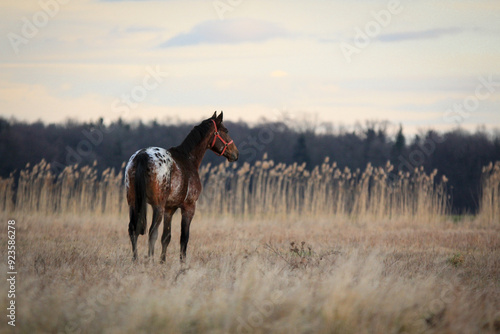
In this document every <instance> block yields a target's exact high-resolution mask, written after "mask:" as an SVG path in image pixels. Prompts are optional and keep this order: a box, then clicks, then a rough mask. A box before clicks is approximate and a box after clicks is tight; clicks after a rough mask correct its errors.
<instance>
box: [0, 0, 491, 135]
mask: <svg viewBox="0 0 500 334" xmlns="http://www.w3.org/2000/svg"><path fill="white" fill-rule="evenodd" d="M0 22H1V23H0V27H1V35H2V38H1V39H0V51H1V52H0V117H4V118H11V117H15V118H16V119H18V120H23V121H29V122H32V121H37V120H41V121H43V122H46V123H51V122H64V121H67V120H68V119H74V120H79V121H92V120H96V119H98V118H99V117H102V118H103V119H104V120H105V122H110V121H113V120H116V119H117V118H119V117H121V118H122V119H125V120H136V119H141V120H143V121H150V120H153V119H156V120H157V121H159V122H176V121H184V122H197V121H200V120H202V119H205V118H208V117H209V116H211V115H212V114H213V112H214V111H215V110H218V111H220V110H223V111H224V117H225V119H226V120H231V121H240V120H241V121H246V122H249V123H255V122H257V121H259V120H261V119H262V118H266V119H268V120H271V121H276V120H280V118H282V117H284V115H285V114H286V115H288V117H292V118H294V119H295V120H297V121H298V122H301V121H304V122H305V121H307V120H314V122H316V123H318V124H319V123H321V122H332V123H333V124H334V125H337V126H338V125H345V126H350V125H353V124H354V123H355V122H361V123H363V122H366V121H374V120H375V121H376V120H379V121H389V122H391V124H395V125H398V124H402V125H403V127H404V129H405V132H409V133H412V132H417V131H419V130H421V129H429V128H432V129H436V130H439V131H444V130H447V129H451V128H455V127H457V126H460V127H462V128H464V129H467V130H471V131H474V130H475V129H477V128H478V127H485V128H486V129H495V128H500V1H498V0H473V1H465V0H453V1H451V0H450V1H448V0H443V1H441V0H432V1H427V0H419V1H416V0H401V1H398V0H390V1H378V0H356V1H354V0H353V1H347V0H329V1H327V0H312V1H311V0H310V1H299V0H288V1H274V0H268V1H261V0H251V1H250V0H215V1H214V0H202V1H199V0H182V1H180V0H179V1H175V0H156V1H141V0H135V1H131V0H129V1H121V0H106V1H103V0H39V1H38V0H23V1H18V0H2V1H1V2H0Z"/></svg>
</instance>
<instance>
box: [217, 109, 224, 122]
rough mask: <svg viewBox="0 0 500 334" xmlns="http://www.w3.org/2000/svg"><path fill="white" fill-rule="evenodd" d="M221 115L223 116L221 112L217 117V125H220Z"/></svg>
mask: <svg viewBox="0 0 500 334" xmlns="http://www.w3.org/2000/svg"><path fill="white" fill-rule="evenodd" d="M222 115H223V112H222V111H221V112H220V114H219V116H217V123H219V124H220V123H222Z"/></svg>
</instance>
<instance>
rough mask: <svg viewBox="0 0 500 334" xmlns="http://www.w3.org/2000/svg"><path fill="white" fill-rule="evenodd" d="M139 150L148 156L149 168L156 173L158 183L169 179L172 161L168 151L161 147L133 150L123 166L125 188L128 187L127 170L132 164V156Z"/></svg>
mask: <svg viewBox="0 0 500 334" xmlns="http://www.w3.org/2000/svg"><path fill="white" fill-rule="evenodd" d="M139 152H145V153H146V154H147V155H148V156H149V159H148V161H149V169H150V170H151V171H152V172H154V173H156V180H157V182H158V183H159V184H160V185H161V184H162V183H164V182H167V181H168V180H170V172H171V170H172V164H173V162H174V160H173V158H172V156H171V155H170V152H168V151H167V150H166V149H164V148H161V147H148V148H147V149H145V150H144V149H142V150H139V151H137V152H135V153H134V154H132V156H131V157H130V159H129V160H128V163H127V167H126V168H125V187H127V189H128V187H129V175H128V174H129V170H130V168H132V167H133V166H134V158H135V156H136V155H137V154H138V153H139Z"/></svg>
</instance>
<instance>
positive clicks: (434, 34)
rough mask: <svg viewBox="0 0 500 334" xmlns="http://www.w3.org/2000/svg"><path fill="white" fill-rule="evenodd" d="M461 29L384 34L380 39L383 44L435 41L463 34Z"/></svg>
mask: <svg viewBox="0 0 500 334" xmlns="http://www.w3.org/2000/svg"><path fill="white" fill-rule="evenodd" d="M462 32H463V29H461V28H437V29H428V30H421V31H408V32H401V33H394V34H384V35H381V36H379V37H378V40H379V41H381V42H402V41H409V40H417V39H434V38H439V37H442V36H444V35H456V34H459V33H462Z"/></svg>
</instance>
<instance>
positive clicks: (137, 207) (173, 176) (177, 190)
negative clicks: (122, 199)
mask: <svg viewBox="0 0 500 334" xmlns="http://www.w3.org/2000/svg"><path fill="white" fill-rule="evenodd" d="M208 149H210V150H212V151H213V152H215V153H216V154H218V155H222V156H224V157H226V159H227V160H228V161H230V162H232V161H236V160H238V155H239V153H238V149H237V148H236V145H235V144H234V143H233V141H232V140H231V138H230V137H229V134H228V131H227V129H226V128H225V127H224V124H222V112H221V113H220V115H219V116H217V113H216V112H215V113H214V115H213V116H212V117H211V118H209V119H207V120H204V121H203V122H201V124H200V125H197V126H195V127H194V128H193V130H191V132H190V133H189V134H188V136H187V137H186V139H184V141H183V142H182V144H180V145H179V146H177V147H172V148H170V149H168V150H165V149H163V148H160V147H148V148H143V149H141V150H139V151H137V152H135V153H134V154H133V155H132V156H131V157H130V159H129V161H128V164H127V167H126V169H125V186H126V188H127V202H128V205H129V208H130V209H129V210H130V223H129V225H128V232H129V235H130V241H131V242H132V251H133V254H134V260H135V259H137V238H138V236H139V234H144V233H145V231H146V226H147V222H146V212H147V206H146V203H149V204H150V205H151V206H152V207H153V220H152V223H151V227H150V228H149V252H148V256H149V257H151V256H153V254H154V245H155V241H156V238H157V236H158V226H159V225H160V223H161V219H162V217H163V221H164V225H163V235H162V237H161V245H162V252H161V257H160V260H161V262H164V261H165V256H166V251H167V246H168V244H169V243H170V237H171V234H170V226H171V222H172V216H173V215H174V213H175V211H176V210H177V209H179V208H180V209H181V212H182V223H181V252H180V258H181V262H184V261H185V259H186V249H187V244H188V240H189V225H190V224H191V220H192V219H193V216H194V212H195V208H196V201H197V200H198V197H199V196H200V193H201V188H202V186H201V182H200V176H199V174H198V169H199V167H200V164H201V160H202V159H203V156H204V155H205V152H206V151H207V150H208Z"/></svg>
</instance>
